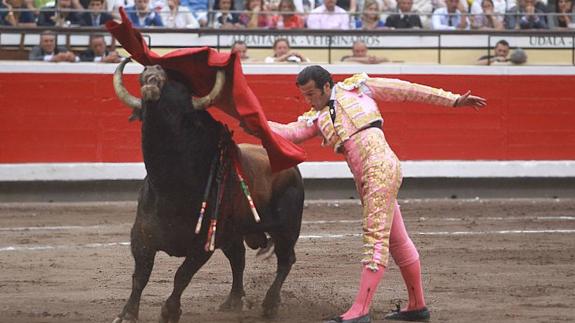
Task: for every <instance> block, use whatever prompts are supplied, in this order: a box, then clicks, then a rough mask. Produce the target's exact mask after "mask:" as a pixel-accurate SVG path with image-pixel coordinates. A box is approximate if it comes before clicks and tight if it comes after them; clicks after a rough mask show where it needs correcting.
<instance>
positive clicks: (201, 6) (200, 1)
mask: <svg viewBox="0 0 575 323" xmlns="http://www.w3.org/2000/svg"><path fill="white" fill-rule="evenodd" d="M180 5H182V6H186V7H188V9H190V12H191V13H192V15H193V16H194V18H196V20H197V21H198V23H199V24H200V27H206V26H207V25H208V0H182V3H181V4H180Z"/></svg>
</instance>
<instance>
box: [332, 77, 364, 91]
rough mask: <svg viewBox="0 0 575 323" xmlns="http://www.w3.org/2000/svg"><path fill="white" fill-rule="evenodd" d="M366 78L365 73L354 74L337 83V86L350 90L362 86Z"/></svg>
mask: <svg viewBox="0 0 575 323" xmlns="http://www.w3.org/2000/svg"><path fill="white" fill-rule="evenodd" d="M368 78H369V76H368V75H367V73H360V74H355V75H354V76H352V77H348V78H346V79H345V80H343V81H342V82H339V83H337V86H339V87H340V88H342V89H344V90H347V91H351V90H353V89H357V88H359V87H360V86H362V85H363V84H364V83H365V82H366V81H367V79H368Z"/></svg>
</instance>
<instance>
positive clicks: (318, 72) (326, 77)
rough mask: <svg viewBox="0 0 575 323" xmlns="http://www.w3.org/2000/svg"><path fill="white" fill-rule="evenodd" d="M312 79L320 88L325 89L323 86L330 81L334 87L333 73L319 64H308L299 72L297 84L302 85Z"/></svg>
mask: <svg viewBox="0 0 575 323" xmlns="http://www.w3.org/2000/svg"><path fill="white" fill-rule="evenodd" d="M310 80H313V81H314V82H315V86H316V87H317V88H318V89H320V90H323V86H324V85H325V83H328V82H329V85H330V87H332V88H333V80H332V78H331V74H330V73H329V72H328V71H327V70H326V69H325V68H323V67H321V66H319V65H312V66H308V67H306V68H304V69H303V70H302V71H301V72H299V74H298V75H297V79H296V85H297V86H302V85H304V84H306V83H307V82H309V81H310Z"/></svg>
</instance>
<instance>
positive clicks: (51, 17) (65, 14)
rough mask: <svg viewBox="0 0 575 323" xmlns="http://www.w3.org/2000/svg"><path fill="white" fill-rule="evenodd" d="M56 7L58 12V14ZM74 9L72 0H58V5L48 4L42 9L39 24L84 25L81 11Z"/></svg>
mask: <svg viewBox="0 0 575 323" xmlns="http://www.w3.org/2000/svg"><path fill="white" fill-rule="evenodd" d="M56 7H57V8H58V10H62V11H58V14H56ZM70 10H72V0H58V1H56V6H46V7H43V8H42V9H41V10H40V16H39V17H38V26H58V27H66V26H71V25H76V26H80V25H82V18H81V16H80V13H79V12H76V11H70Z"/></svg>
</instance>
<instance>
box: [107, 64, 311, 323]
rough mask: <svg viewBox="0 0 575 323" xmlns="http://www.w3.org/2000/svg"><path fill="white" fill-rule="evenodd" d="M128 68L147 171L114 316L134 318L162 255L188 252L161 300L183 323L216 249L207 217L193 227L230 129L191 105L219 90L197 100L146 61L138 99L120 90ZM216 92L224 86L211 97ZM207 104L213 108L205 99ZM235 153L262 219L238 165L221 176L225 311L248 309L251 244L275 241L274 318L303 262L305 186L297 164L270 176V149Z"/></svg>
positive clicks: (269, 306)
mask: <svg viewBox="0 0 575 323" xmlns="http://www.w3.org/2000/svg"><path fill="white" fill-rule="evenodd" d="M124 65H125V62H124V63H122V64H120V66H119V67H118V69H117V71H116V74H115V77H114V82H115V84H114V85H115V88H116V92H117V94H118V96H119V97H120V99H122V101H123V102H124V103H126V104H128V105H130V106H131V107H132V108H134V109H135V110H134V113H135V115H137V116H138V117H139V118H140V119H141V120H142V150H143V155H144V163H145V165H146V171H147V176H146V178H145V180H144V184H143V187H142V189H141V190H140V194H139V198H138V210H137V216H136V220H135V223H134V226H133V227H132V230H131V250H132V255H133V257H134V260H135V270H134V274H133V276H132V293H131V294H130V298H129V299H128V301H127V303H126V305H125V307H124V309H123V310H122V312H121V313H120V315H119V316H118V317H117V318H116V319H115V320H114V322H115V323H118V322H136V321H137V319H138V311H139V304H140V297H141V294H142V290H143V289H144V287H145V286H146V284H147V283H148V280H149V277H150V274H151V272H152V267H153V265H154V257H155V255H156V252H158V251H164V252H166V253H167V254H169V255H170V256H176V257H185V260H184V262H183V264H182V265H181V266H180V267H179V268H178V270H177V272H176V275H175V278H174V289H173V291H172V294H171V295H170V296H169V297H168V299H167V300H166V301H165V302H164V304H163V305H162V310H161V317H160V322H178V321H179V318H180V315H181V295H182V292H183V291H184V289H185V288H186V287H187V285H188V284H189V283H190V280H191V279H192V277H193V276H194V274H195V273H196V272H197V271H198V270H199V269H200V268H201V267H202V266H203V265H204V264H205V263H206V262H207V261H208V259H209V258H210V257H211V255H212V254H213V252H212V251H209V250H208V251H206V249H205V243H206V239H207V231H208V226H209V222H210V221H209V220H206V219H205V218H204V221H203V222H202V227H201V231H200V233H199V234H195V232H194V229H195V227H196V224H197V222H198V213H199V210H200V207H201V203H202V200H203V195H204V191H205V189H206V185H207V182H208V177H209V176H208V175H209V173H210V164H211V161H212V160H213V158H214V156H216V155H217V154H218V153H219V149H218V143H219V141H220V137H221V136H222V135H224V136H225V135H226V133H227V132H226V131H222V129H223V126H222V124H221V123H219V122H217V121H216V120H214V119H213V118H212V117H211V115H210V114H209V113H208V112H206V111H205V110H204V109H201V107H199V109H198V107H197V106H194V107H193V106H192V105H193V104H192V102H194V103H196V102H202V99H204V101H206V102H207V101H210V100H213V99H214V98H215V97H217V95H218V93H215V95H214V96H212V97H210V98H208V99H207V100H205V98H202V99H200V100H198V99H197V98H194V99H191V96H190V93H189V91H188V90H187V88H186V87H185V86H184V85H182V84H181V83H179V82H176V81H174V80H171V79H169V78H168V77H167V75H166V73H165V72H164V71H163V70H162V69H161V68H159V67H147V68H146V69H145V70H144V72H143V73H142V75H141V76H140V82H141V85H142V96H143V98H142V99H141V100H140V99H138V98H135V97H131V96H130V95H129V94H128V93H127V91H125V88H124V87H123V84H122V81H121V73H122V70H123V68H124ZM215 87H216V86H214V88H215ZM150 89H151V90H150ZM149 90H150V91H151V92H150V93H151V94H150V93H148V91H149ZM214 91H215V92H217V91H218V89H215V90H213V91H212V94H213V92H214ZM209 103H210V102H208V104H209ZM204 105H207V104H206V103H205V102H204ZM224 139H225V138H224ZM234 147H235V146H234ZM238 155H239V162H240V165H241V168H242V169H243V173H244V176H245V180H246V182H247V184H248V186H249V188H250V191H251V194H252V197H253V200H254V203H255V205H256V207H257V210H258V213H259V214H260V216H261V222H260V223H256V222H255V220H254V217H253V216H252V213H251V211H250V208H249V204H248V202H247V200H246V198H245V196H244V194H243V193H242V191H241V188H240V185H239V183H238V181H237V177H236V176H234V174H235V173H234V172H233V171H232V172H231V173H230V174H231V175H230V176H227V177H225V178H226V179H225V180H223V181H222V185H224V191H223V192H224V193H223V194H224V195H223V199H222V203H221V206H220V209H219V212H218V224H217V230H216V235H215V246H216V248H220V249H222V251H223V252H224V254H225V255H226V257H227V258H228V260H229V262H230V265H231V268H232V274H233V283H232V288H231V291H230V294H229V296H228V297H227V299H226V300H225V301H224V302H223V304H222V305H221V308H222V309H236V310H238V309H241V307H242V297H243V296H244V295H245V292H244V288H243V272H244V267H245V252H246V249H245V246H244V241H245V242H246V243H247V244H248V246H250V247H252V248H265V247H266V245H267V244H268V243H270V240H271V242H272V243H273V244H274V252H275V255H276V257H277V272H276V277H275V280H274V281H273V283H272V285H271V286H270V288H269V290H268V292H267V294H266V296H265V298H264V301H263V304H262V306H263V309H264V313H263V314H264V315H265V316H274V315H275V314H276V312H277V308H278V306H279V302H280V290H281V287H282V284H283V282H284V281H285V279H286V277H287V275H288V274H289V272H290V269H291V267H292V265H293V264H294V263H295V261H296V257H295V252H294V247H295V244H296V241H297V239H298V237H299V233H300V227H301V218H302V210H303V200H304V191H303V182H302V178H301V175H300V173H299V170H298V169H297V168H295V167H294V168H291V169H287V170H283V171H281V172H278V173H272V172H271V169H270V165H269V161H268V157H267V154H266V151H265V150H264V149H263V148H262V147H260V146H255V145H239V154H238ZM216 195H217V194H215V193H211V194H210V197H209V203H208V209H207V211H206V216H207V217H209V215H210V214H212V213H213V211H214V209H213V206H214V204H215V203H216ZM266 233H267V234H268V235H269V237H270V238H269V239H268V238H267V237H266Z"/></svg>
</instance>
